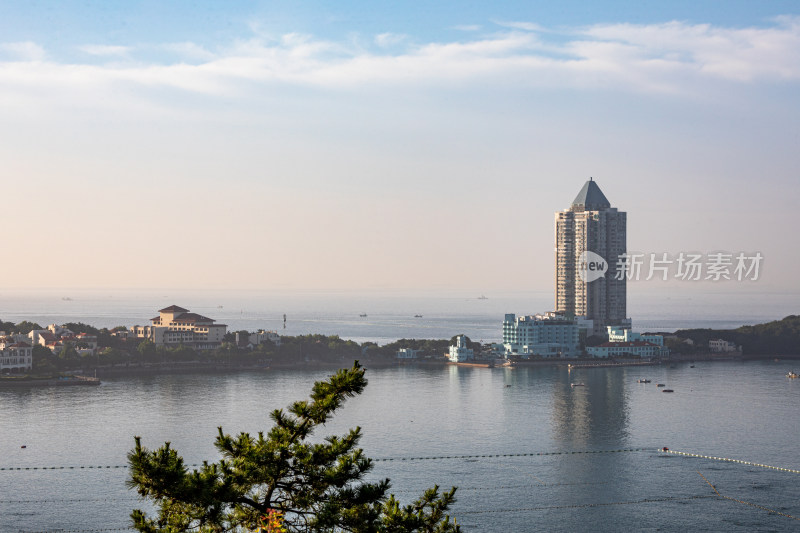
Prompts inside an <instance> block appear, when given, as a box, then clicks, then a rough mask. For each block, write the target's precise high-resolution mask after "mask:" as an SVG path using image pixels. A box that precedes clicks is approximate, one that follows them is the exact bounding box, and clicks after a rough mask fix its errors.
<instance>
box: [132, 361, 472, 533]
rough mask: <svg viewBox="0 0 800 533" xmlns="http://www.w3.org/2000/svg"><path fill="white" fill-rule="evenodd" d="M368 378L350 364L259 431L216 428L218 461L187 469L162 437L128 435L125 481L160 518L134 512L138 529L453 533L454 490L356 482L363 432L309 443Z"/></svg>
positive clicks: (363, 464)
mask: <svg viewBox="0 0 800 533" xmlns="http://www.w3.org/2000/svg"><path fill="white" fill-rule="evenodd" d="M366 384H367V380H366V378H365V377H364V369H363V368H362V367H361V366H359V364H358V362H356V363H355V364H354V365H353V367H352V368H350V369H343V370H339V371H338V372H336V374H334V375H333V376H331V377H330V378H329V379H327V380H325V381H318V382H316V383H315V384H314V387H313V389H312V393H311V399H310V401H298V402H294V403H293V404H292V405H291V406H290V407H289V408H288V412H284V411H283V410H281V409H278V410H275V411H273V412H272V415H271V418H272V420H273V421H274V426H273V427H272V429H270V430H269V432H268V433H267V434H266V435H264V433H263V432H259V434H258V436H257V437H253V436H251V435H249V434H248V433H240V434H239V435H238V436H236V437H232V436H230V435H227V434H225V433H223V431H222V428H219V434H218V436H217V438H216V442H215V445H216V448H217V449H218V450H219V452H220V454H221V455H222V459H221V460H220V461H219V462H217V463H208V462H204V463H203V465H202V467H201V468H199V469H197V470H193V471H189V470H188V469H187V467H186V465H185V464H184V461H183V458H182V457H181V456H180V455H178V452H177V451H176V450H174V449H172V448H171V446H170V443H169V442H167V443H165V444H164V446H162V447H161V448H159V449H157V450H152V451H151V450H148V449H146V448H145V447H143V446H142V444H141V439H140V437H135V442H136V446H135V448H134V449H133V451H131V452H130V453H129V454H128V461H129V464H130V469H131V470H130V471H131V474H130V479H129V480H128V485H129V486H130V487H131V488H134V489H136V491H137V492H138V493H139V495H140V496H142V497H144V498H147V499H149V500H152V501H153V502H154V503H155V504H156V505H157V507H158V516H157V517H155V518H150V517H148V516H147V515H146V514H145V513H144V512H142V511H141V510H138V509H137V510H135V511H133V513H132V514H131V518H132V519H133V523H134V527H135V528H136V529H138V530H139V531H143V532H153V533H154V532H170V533H172V532H185V531H199V532H222V531H263V532H272V531H289V532H318V531H333V532H376V533H380V532H387V533H388V532H391V533H402V532H430V533H457V532H459V531H460V528H459V526H458V525H457V524H456V523H455V521H452V522H451V520H450V517H449V516H448V515H447V514H446V511H447V510H448V508H449V506H450V505H451V504H452V503H453V502H454V501H455V491H456V489H455V487H453V488H452V489H451V490H449V491H446V492H441V493H440V492H439V488H438V486H434V487H433V488H431V489H429V490H427V491H426V492H425V493H424V494H423V495H422V497H421V498H419V499H418V500H417V501H415V502H414V503H413V504H411V505H406V506H401V505H400V503H399V502H398V501H397V500H396V499H395V497H394V496H393V495H392V496H388V497H387V491H388V490H389V487H390V483H389V480H388V479H385V480H383V481H378V482H375V483H368V482H364V481H362V479H363V477H364V475H365V474H366V473H367V472H369V471H370V470H371V469H372V466H373V465H372V461H371V460H370V459H369V458H367V457H365V456H364V454H363V451H362V450H361V449H360V448H358V447H357V446H358V442H359V439H360V438H361V429H360V428H358V427H356V428H354V429H351V430H350V431H349V432H348V433H347V434H346V435H343V436H330V437H327V438H326V439H325V440H324V441H323V442H316V443H315V442H310V441H309V437H310V436H311V435H312V433H313V431H314V430H315V429H316V428H317V427H318V426H320V425H321V424H325V422H326V421H327V420H328V419H329V418H330V417H331V416H332V415H333V414H334V412H335V411H336V410H337V409H338V408H339V407H341V406H342V404H343V403H344V401H345V400H346V399H347V398H350V397H353V396H355V395H357V394H360V393H361V392H362V391H363V390H364V387H365V386H366Z"/></svg>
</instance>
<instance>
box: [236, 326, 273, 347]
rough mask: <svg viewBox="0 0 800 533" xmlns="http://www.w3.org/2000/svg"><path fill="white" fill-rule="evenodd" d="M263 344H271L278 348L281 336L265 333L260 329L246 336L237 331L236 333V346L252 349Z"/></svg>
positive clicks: (269, 332) (270, 332) (265, 331)
mask: <svg viewBox="0 0 800 533" xmlns="http://www.w3.org/2000/svg"><path fill="white" fill-rule="evenodd" d="M265 342H271V343H272V344H274V345H275V346H280V345H281V336H280V335H278V333H277V332H275V331H267V330H264V329H260V330H258V331H256V332H255V333H248V334H247V335H244V334H243V333H239V332H238V331H237V332H236V345H237V346H240V347H241V346H248V347H250V348H253V347H255V346H258V345H259V344H264V343H265Z"/></svg>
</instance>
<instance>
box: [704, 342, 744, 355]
mask: <svg viewBox="0 0 800 533" xmlns="http://www.w3.org/2000/svg"><path fill="white" fill-rule="evenodd" d="M708 349H709V350H711V351H712V352H713V353H739V352H741V351H742V348H741V346H737V345H736V343H735V342H731V341H726V340H724V339H713V340H710V341H708Z"/></svg>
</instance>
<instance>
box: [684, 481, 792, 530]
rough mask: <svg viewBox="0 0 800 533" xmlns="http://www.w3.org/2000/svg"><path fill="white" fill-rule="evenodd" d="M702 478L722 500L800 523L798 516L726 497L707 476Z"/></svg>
mask: <svg viewBox="0 0 800 533" xmlns="http://www.w3.org/2000/svg"><path fill="white" fill-rule="evenodd" d="M697 473H698V474H700V471H699V470H697ZM700 477H701V478H703V480H705V482H706V483H708V485H709V486H710V487H711V488H712V489H714V492H716V493H717V496H719V497H720V498H723V499H725V500H730V501H732V502H736V503H743V504H744V505H749V506H751V507H756V508H758V509H762V510H764V511H767V512H769V513H774V514H777V515H781V516H785V517H786V518H791V519H792V520H798V521H800V518H798V517H796V516H793V515H790V514H787V513H782V512H780V511H776V510H775V509H770V508H769V507H764V506H763V505H758V504H757V503H751V502H746V501H744V500H737V499H736V498H731V497H730V496H724V495H722V494H720V493H719V491H718V490H717V487H715V486H714V484H713V483H711V482H710V481H709V480H708V479H706V476H704V475H703V474H700Z"/></svg>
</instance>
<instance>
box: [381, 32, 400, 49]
mask: <svg viewBox="0 0 800 533" xmlns="http://www.w3.org/2000/svg"><path fill="white" fill-rule="evenodd" d="M407 38H408V36H407V35H402V34H399V33H381V34H379V35H376V36H375V44H377V45H378V46H380V47H381V48H387V47H390V46H396V45H398V44H400V43H402V42H403V41H405V40H406V39H407Z"/></svg>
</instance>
